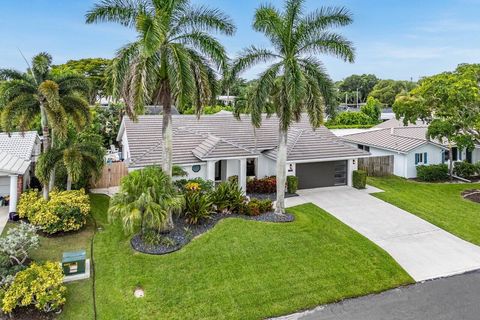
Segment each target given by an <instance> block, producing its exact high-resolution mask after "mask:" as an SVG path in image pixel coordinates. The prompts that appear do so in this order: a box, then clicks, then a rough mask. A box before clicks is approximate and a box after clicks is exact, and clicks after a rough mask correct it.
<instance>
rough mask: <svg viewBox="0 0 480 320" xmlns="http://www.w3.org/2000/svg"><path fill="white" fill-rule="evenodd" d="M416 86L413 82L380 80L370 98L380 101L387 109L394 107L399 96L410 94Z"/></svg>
mask: <svg viewBox="0 0 480 320" xmlns="http://www.w3.org/2000/svg"><path fill="white" fill-rule="evenodd" d="M416 86H417V84H416V83H415V82H411V81H397V80H380V81H378V82H377V84H376V85H375V86H374V87H373V89H372V91H371V92H370V95H369V96H370V97H372V98H375V99H377V100H379V101H380V102H381V103H382V104H383V105H384V106H386V107H392V106H393V103H394V102H395V98H396V97H397V96H398V95H399V94H401V93H406V92H409V91H410V90H412V89H413V88H415V87H416Z"/></svg>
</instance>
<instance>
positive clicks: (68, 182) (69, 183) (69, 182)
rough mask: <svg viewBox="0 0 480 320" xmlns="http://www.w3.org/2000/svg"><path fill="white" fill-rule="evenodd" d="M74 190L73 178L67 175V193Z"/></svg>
mask: <svg viewBox="0 0 480 320" xmlns="http://www.w3.org/2000/svg"><path fill="white" fill-rule="evenodd" d="M70 190H72V176H71V175H70V174H67V191H70Z"/></svg>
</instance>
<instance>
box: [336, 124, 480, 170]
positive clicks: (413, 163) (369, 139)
mask: <svg viewBox="0 0 480 320" xmlns="http://www.w3.org/2000/svg"><path fill="white" fill-rule="evenodd" d="M427 130H428V126H427V125H426V124H424V123H423V122H421V121H418V122H417V123H416V124H413V125H409V126H406V127H405V126H403V122H401V121H399V120H396V119H391V120H389V121H386V122H384V123H382V124H380V125H378V126H377V127H375V128H374V129H373V130H370V131H366V132H361V133H355V134H349V135H345V136H343V137H342V138H343V140H344V141H346V142H349V143H351V144H353V145H355V146H357V147H358V148H359V149H361V150H365V151H368V152H370V153H371V154H372V156H390V155H392V156H394V174H395V175H397V176H400V177H404V178H416V177H417V166H419V165H430V164H441V163H446V162H448V147H447V146H446V145H444V144H443V143H441V142H440V141H432V140H430V139H428V138H427ZM463 160H466V161H469V162H472V163H475V162H478V161H480V148H478V147H477V148H476V149H475V150H474V151H472V152H470V151H466V150H458V149H457V148H453V161H463Z"/></svg>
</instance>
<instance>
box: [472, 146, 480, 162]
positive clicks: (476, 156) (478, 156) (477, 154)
mask: <svg viewBox="0 0 480 320" xmlns="http://www.w3.org/2000/svg"><path fill="white" fill-rule="evenodd" d="M472 162H473V163H477V162H480V147H477V148H475V150H473V152H472Z"/></svg>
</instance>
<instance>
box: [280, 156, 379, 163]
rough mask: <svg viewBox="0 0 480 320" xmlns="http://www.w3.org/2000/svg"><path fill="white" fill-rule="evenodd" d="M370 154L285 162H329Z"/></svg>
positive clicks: (358, 157)
mask: <svg viewBox="0 0 480 320" xmlns="http://www.w3.org/2000/svg"><path fill="white" fill-rule="evenodd" d="M370 157H371V155H365V156H355V157H353V156H352V157H342V158H326V159H312V160H297V161H287V163H313V162H331V161H342V160H351V159H360V158H370Z"/></svg>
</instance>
